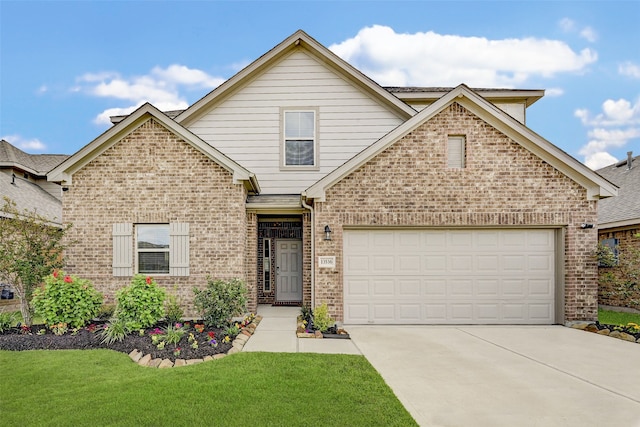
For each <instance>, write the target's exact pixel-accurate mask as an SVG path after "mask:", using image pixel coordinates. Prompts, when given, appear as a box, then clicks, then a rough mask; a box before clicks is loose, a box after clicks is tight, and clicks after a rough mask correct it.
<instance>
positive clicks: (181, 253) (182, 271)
mask: <svg viewBox="0 0 640 427" xmlns="http://www.w3.org/2000/svg"><path fill="white" fill-rule="evenodd" d="M169 239H170V242H169V274H170V275H171V276H188V275H189V224H188V223H172V224H169Z"/></svg>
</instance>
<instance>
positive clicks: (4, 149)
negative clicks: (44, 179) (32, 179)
mask: <svg viewBox="0 0 640 427" xmlns="http://www.w3.org/2000/svg"><path fill="white" fill-rule="evenodd" d="M68 157H69V156H67V155H65V154H29V153H25V152H24V151H22V150H21V149H19V148H17V147H14V146H13V145H11V144H10V143H9V142H7V141H5V140H4V139H3V140H0V167H15V168H17V169H21V170H24V171H25V172H29V173H31V174H33V175H37V176H45V175H46V174H47V172H49V171H50V170H51V169H53V168H54V167H56V166H57V165H59V164H60V163H62V162H63V161H64V160H65V159H67V158H68Z"/></svg>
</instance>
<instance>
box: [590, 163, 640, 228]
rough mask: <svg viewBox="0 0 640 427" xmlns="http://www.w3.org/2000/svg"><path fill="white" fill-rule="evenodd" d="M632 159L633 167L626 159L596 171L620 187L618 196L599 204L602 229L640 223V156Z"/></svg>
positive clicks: (599, 222)
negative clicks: (629, 165) (629, 166)
mask: <svg viewBox="0 0 640 427" xmlns="http://www.w3.org/2000/svg"><path fill="white" fill-rule="evenodd" d="M630 156H631V154H630ZM631 159H632V160H631V169H629V168H628V160H627V159H625V160H623V161H621V162H618V163H614V164H612V165H610V166H607V167H604V168H602V169H598V170H597V171H596V172H598V173H599V174H600V175H602V176H603V177H605V178H607V179H608V180H609V181H611V182H613V183H614V184H616V185H617V186H619V187H620V190H619V191H618V197H613V198H610V199H605V200H602V201H601V202H600V203H599V204H598V228H600V229H603V228H613V227H624V226H627V225H636V224H637V225H640V156H636V157H632V158H631Z"/></svg>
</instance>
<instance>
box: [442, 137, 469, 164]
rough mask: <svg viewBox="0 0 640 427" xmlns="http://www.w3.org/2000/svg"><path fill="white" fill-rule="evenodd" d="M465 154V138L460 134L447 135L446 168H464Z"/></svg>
mask: <svg viewBox="0 0 640 427" xmlns="http://www.w3.org/2000/svg"><path fill="white" fill-rule="evenodd" d="M465 156H466V138H465V137H464V136H461V135H456V136H451V135H450V136H449V141H448V144H447V168H449V169H464V168H465V167H466V166H465V163H466V162H465Z"/></svg>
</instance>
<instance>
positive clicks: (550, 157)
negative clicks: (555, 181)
mask: <svg viewBox="0 0 640 427" xmlns="http://www.w3.org/2000/svg"><path fill="white" fill-rule="evenodd" d="M454 102H456V103H458V104H460V105H462V106H463V107H465V108H466V109H468V110H469V111H471V112H472V113H473V114H475V115H477V116H478V117H480V118H481V119H483V120H484V121H485V122H487V123H489V124H490V125H492V126H493V127H495V128H496V129H497V130H499V131H500V132H502V133H504V134H505V135H507V136H508V137H510V138H511V139H513V140H514V141H515V142H517V143H518V144H520V145H522V146H523V147H524V148H526V149H527V150H529V151H531V152H532V153H533V154H535V155H537V156H538V157H540V158H541V159H542V160H544V161H546V162H547V163H548V164H550V165H551V166H553V167H554V168H556V169H557V170H559V171H560V172H562V173H564V174H565V175H567V176H568V177H570V178H571V179H573V180H574V181H575V182H577V183H578V184H580V185H581V186H583V187H584V188H586V189H587V198H588V199H589V200H597V199H599V198H604V197H610V196H616V195H617V193H618V189H617V187H616V186H615V185H613V184H612V183H611V182H609V181H607V180H606V179H604V178H602V177H601V176H600V175H598V174H597V173H596V172H594V171H592V170H591V169H589V168H588V167H586V166H585V165H583V164H582V163H580V162H579V161H577V160H576V159H574V158H573V157H571V156H570V155H569V154H567V153H565V152H564V151H562V150H561V149H559V148H558V147H556V146H555V145H553V144H552V143H550V142H549V141H547V140H546V139H544V138H542V137H541V136H540V135H538V134H536V133H535V132H533V131H532V130H531V129H529V128H528V127H526V126H524V125H523V124H521V123H520V122H518V121H517V120H515V119H514V118H513V117H511V116H509V115H508V114H506V113H504V112H503V111H502V110H500V109H499V108H498V107H496V106H495V105H493V104H491V103H490V102H488V101H487V100H485V99H484V98H483V97H482V96H480V95H478V94H477V93H475V92H474V91H473V90H471V89H470V88H469V87H467V86H466V85H460V86H458V87H456V88H455V89H453V90H451V91H450V92H449V93H447V94H446V95H445V96H443V97H441V98H440V99H438V100H437V101H435V102H434V103H433V104H431V105H429V106H428V107H426V108H425V109H424V110H422V111H421V112H420V113H418V114H416V115H415V116H413V117H412V118H410V119H409V120H407V121H406V122H405V123H403V124H401V125H400V126H398V127H397V128H396V129H394V130H393V131H391V132H389V133H388V134H387V135H385V136H384V137H382V138H381V139H379V140H378V141H377V142H375V143H374V144H372V145H370V146H369V147H368V148H366V149H364V150H363V151H361V152H360V153H358V154H357V155H356V156H354V157H353V158H352V159H351V160H349V161H348V162H346V163H345V164H343V165H342V166H340V167H339V168H337V169H336V170H334V171H333V172H331V173H329V174H328V175H326V176H325V177H324V178H322V179H321V180H320V181H318V182H317V183H315V184H314V185H312V186H311V187H309V188H308V189H307V190H306V192H305V193H304V194H303V195H304V196H305V197H307V198H310V199H311V198H313V199H319V200H321V201H322V200H324V197H325V191H326V190H327V189H328V188H330V187H332V186H333V185H335V184H336V183H338V182H339V181H340V180H342V179H343V178H344V177H346V176H347V175H349V174H351V173H352V172H354V171H355V170H356V169H358V168H359V167H360V166H362V165H363V164H365V163H366V162H368V161H369V160H371V159H372V158H373V157H375V156H376V155H378V154H379V153H381V152H382V151H384V150H385V149H387V148H388V147H390V146H391V145H393V144H394V143H396V142H397V141H398V140H400V139H401V138H402V137H403V136H405V135H406V134H408V133H409V132H411V131H413V130H414V129H416V128H417V127H418V126H420V125H422V124H423V123H425V122H426V121H428V120H429V119H431V118H432V117H434V116H435V115H436V114H438V113H439V112H441V111H442V110H444V109H445V108H447V107H448V106H449V105H451V104H452V103H454Z"/></svg>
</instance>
